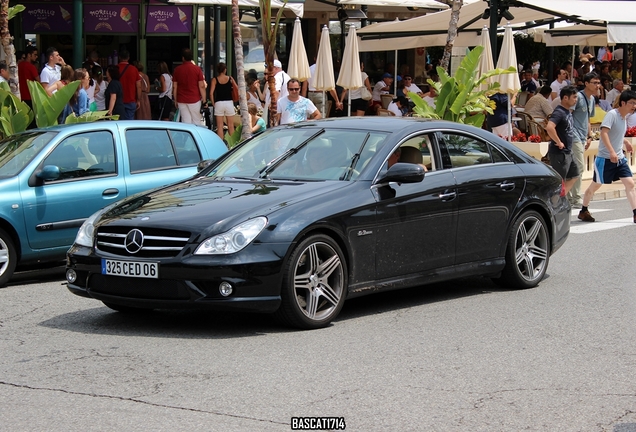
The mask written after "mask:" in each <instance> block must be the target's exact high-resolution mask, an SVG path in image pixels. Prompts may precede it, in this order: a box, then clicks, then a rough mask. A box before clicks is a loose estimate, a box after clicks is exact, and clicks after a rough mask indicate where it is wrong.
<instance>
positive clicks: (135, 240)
mask: <svg viewBox="0 0 636 432" xmlns="http://www.w3.org/2000/svg"><path fill="white" fill-rule="evenodd" d="M143 245H144V233H142V232H141V231H140V230H138V229H136V228H135V229H133V230H130V231H129V232H128V234H126V240H125V243H124V247H125V248H126V250H127V251H128V252H129V253H131V254H134V253H137V252H139V251H140V250H141V248H142V247H143Z"/></svg>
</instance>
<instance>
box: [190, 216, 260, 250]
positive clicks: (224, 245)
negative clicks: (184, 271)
mask: <svg viewBox="0 0 636 432" xmlns="http://www.w3.org/2000/svg"><path fill="white" fill-rule="evenodd" d="M265 225H267V218H266V217H264V216H260V217H257V218H254V219H250V220H248V221H246V222H243V223H241V224H239V225H237V226H235V227H234V228H232V229H231V230H229V231H226V232H224V233H222V234H217V235H215V236H214V237H210V238H209V239H206V240H205V241H204V242H203V243H201V244H200V245H199V247H198V248H197V250H196V251H195V252H194V254H195V255H224V254H231V253H235V252H238V251H240V250H241V249H243V248H244V247H246V246H247V245H248V244H250V243H251V242H252V240H254V239H255V238H256V236H257V235H258V234H259V233H260V232H261V231H263V228H265Z"/></svg>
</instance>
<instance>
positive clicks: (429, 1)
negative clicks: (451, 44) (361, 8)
mask: <svg viewBox="0 0 636 432" xmlns="http://www.w3.org/2000/svg"><path fill="white" fill-rule="evenodd" d="M338 4H339V5H348V4H350V5H366V6H390V7H410V8H420V9H434V10H444V9H448V6H446V5H445V4H443V3H440V2H438V1H435V0H338Z"/></svg>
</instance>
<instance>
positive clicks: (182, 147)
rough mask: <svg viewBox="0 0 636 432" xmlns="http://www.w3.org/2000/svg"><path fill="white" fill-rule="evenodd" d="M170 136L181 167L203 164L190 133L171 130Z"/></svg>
mask: <svg viewBox="0 0 636 432" xmlns="http://www.w3.org/2000/svg"><path fill="white" fill-rule="evenodd" d="M170 136H171V137H172V142H173V143H174V147H175V149H176V151H177V160H178V162H179V165H194V164H197V163H199V162H201V154H200V153H199V149H198V147H197V144H196V143H195V142H194V138H192V135H190V133H189V132H186V131H177V130H171V131H170Z"/></svg>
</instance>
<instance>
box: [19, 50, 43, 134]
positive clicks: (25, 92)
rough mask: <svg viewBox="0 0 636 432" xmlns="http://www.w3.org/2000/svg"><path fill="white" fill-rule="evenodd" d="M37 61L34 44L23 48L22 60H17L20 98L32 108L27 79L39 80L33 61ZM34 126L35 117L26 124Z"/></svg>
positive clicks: (30, 127) (30, 126)
mask: <svg viewBox="0 0 636 432" xmlns="http://www.w3.org/2000/svg"><path fill="white" fill-rule="evenodd" d="M36 61H38V49H37V48H36V47H34V46H29V47H27V49H26V50H25V58H24V61H21V62H18V84H19V86H20V98H21V99H22V101H23V102H24V103H25V104H27V105H28V106H29V108H31V109H33V101H32V100H31V92H30V91H29V86H28V85H27V81H37V82H40V74H39V73H38V70H37V68H36V67H35V64H34V63H35V62H36ZM34 127H36V124H35V117H33V121H32V122H31V124H30V125H29V126H28V129H33V128H34Z"/></svg>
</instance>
